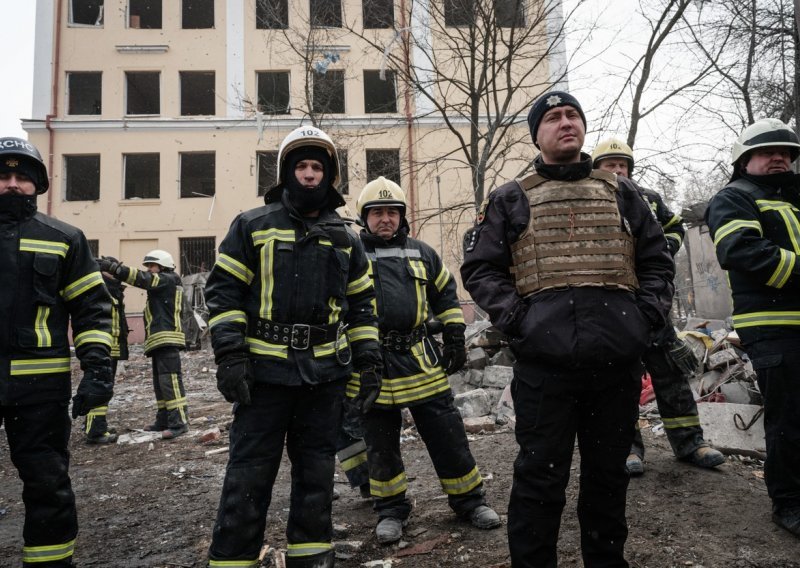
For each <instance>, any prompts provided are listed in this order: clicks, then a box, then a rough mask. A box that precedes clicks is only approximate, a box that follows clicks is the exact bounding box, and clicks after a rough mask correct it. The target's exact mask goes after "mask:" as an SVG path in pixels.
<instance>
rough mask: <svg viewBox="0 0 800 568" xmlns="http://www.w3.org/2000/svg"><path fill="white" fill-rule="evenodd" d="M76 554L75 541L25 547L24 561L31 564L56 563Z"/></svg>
mask: <svg viewBox="0 0 800 568" xmlns="http://www.w3.org/2000/svg"><path fill="white" fill-rule="evenodd" d="M73 552H75V539H72V540H71V541H69V542H65V543H63V544H51V545H48V546H23V547H22V561H23V562H28V563H31V564H36V563H38V562H55V561H56V560H64V559H65V558H69V557H70V556H72V554H73Z"/></svg>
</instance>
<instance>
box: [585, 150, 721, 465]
mask: <svg viewBox="0 0 800 568" xmlns="http://www.w3.org/2000/svg"><path fill="white" fill-rule="evenodd" d="M592 160H593V163H594V167H595V168H597V169H599V170H603V171H606V172H611V173H613V174H617V175H621V176H625V177H626V178H629V179H630V177H631V174H632V173H633V165H634V162H633V151H632V150H631V147H630V146H628V145H627V144H626V143H625V142H623V141H622V140H618V139H616V138H610V139H608V140H604V141H602V142H600V143H599V144H598V145H597V147H596V148H595V149H594V152H592ZM640 189H641V192H642V194H643V195H644V197H645V199H646V200H647V202H648V204H649V205H650V209H651V210H652V211H653V214H654V215H655V217H656V219H657V220H658V222H659V223H660V224H661V228H662V229H663V230H664V236H665V237H666V238H667V247H668V248H669V253H670V255H671V256H672V257H673V258H675V255H676V254H677V253H678V250H680V248H681V245H682V244H683V235H684V234H685V232H686V229H685V228H684V226H683V220H682V219H681V216H680V215H677V214H675V213H673V212H672V211H670V210H669V208H668V207H667V206H666V205H665V204H664V200H663V199H661V196H660V195H659V194H658V193H656V192H655V191H652V190H650V189H644V188H640ZM644 364H645V367H646V368H647V371H648V372H649V373H650V378H651V380H652V381H653V390H654V392H655V395H656V400H657V401H658V411H659V413H660V414H661V419H662V421H663V423H664V431H665V432H666V433H667V439H669V443H670V445H671V446H672V451H673V453H674V454H675V456H676V457H677V458H678V459H680V460H684V461H688V462H689V463H692V464H694V465H697V466H700V467H716V466H718V465H720V464H722V463H724V462H725V456H723V455H722V453H720V452H719V451H718V450H715V449H714V448H712V447H710V446H709V444H708V442H706V441H705V440H704V439H703V429H702V428H701V427H700V417H699V416H698V414H697V403H696V402H695V400H694V395H693V394H692V389H691V388H690V387H689V379H690V378H691V377H692V376H693V375H694V373H695V372H697V368H698V366H699V364H700V363H699V361H698V360H697V358H696V357H695V355H694V353H692V350H691V349H690V348H689V346H687V345H686V344H685V343H684V342H683V341H682V340H681V339H679V338H678V336H677V335H676V334H675V328H674V327H673V326H672V322H671V321H667V325H665V326H664V329H663V331H662V332H661V333H659V334H657V336H656V339H655V341H654V342H653V344H652V345H651V346H650V347H649V348H648V349H647V351H645V354H644ZM642 460H644V440H642V433H641V432H640V431H639V424H638V420H637V422H636V435H635V438H634V442H633V445H632V446H631V452H630V455H629V456H628V459H627V461H626V462H625V467H626V468H627V469H628V473H630V474H631V475H641V474H643V473H644V464H643V463H642Z"/></svg>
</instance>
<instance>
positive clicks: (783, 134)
mask: <svg viewBox="0 0 800 568" xmlns="http://www.w3.org/2000/svg"><path fill="white" fill-rule="evenodd" d="M768 146H785V147H787V148H789V151H790V152H791V157H792V161H793V162H794V161H795V160H796V159H797V156H798V154H800V140H798V138H797V134H796V133H795V131H794V130H792V129H791V128H790V127H789V126H787V125H786V124H785V123H784V122H783V121H782V120H778V119H777V118H762V119H761V120H756V121H755V122H754V123H753V124H751V125H750V126H748V127H747V128H745V129H744V130H743V131H742V134H741V135H740V136H739V138H737V139H736V142H734V144H733V150H732V151H731V163H732V164H736V162H738V161H739V158H741V157H742V156H743V155H744V154H746V153H747V152H749V151H750V150H755V149H756V148H765V147H768Z"/></svg>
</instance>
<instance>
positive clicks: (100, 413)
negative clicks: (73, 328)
mask: <svg viewBox="0 0 800 568" xmlns="http://www.w3.org/2000/svg"><path fill="white" fill-rule="evenodd" d="M106 258H108V259H109V260H111V261H113V262H119V261H118V260H117V259H115V258H113V257H106ZM95 260H96V261H97V263H98V265H99V264H100V263H101V262H102V261H103V259H102V258H97V259H95ZM102 275H103V284H105V287H106V289H107V290H108V293H109V295H110V296H111V375H112V376H113V377H114V378H115V379H116V376H117V361H120V360H123V361H127V360H128V320H127V319H126V317H125V292H124V290H123V287H124V286H123V285H122V283H121V282H120V281H119V280H117V279H116V278H113V277H112V276H111V275H110V274H109V273H107V272H103V273H102ZM107 415H108V405H107V404H105V405H103V406H98V407H97V408H92V409H91V410H90V411H89V414H87V415H86V423H85V424H84V432H85V433H86V443H87V444H113V443H114V442H116V441H117V438H118V436H117V431H116V430H115V429H114V428H109V427H108V417H107Z"/></svg>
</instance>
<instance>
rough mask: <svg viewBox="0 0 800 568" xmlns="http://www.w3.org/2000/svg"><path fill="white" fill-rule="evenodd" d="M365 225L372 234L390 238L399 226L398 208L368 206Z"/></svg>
mask: <svg viewBox="0 0 800 568" xmlns="http://www.w3.org/2000/svg"><path fill="white" fill-rule="evenodd" d="M367 227H369V232H370V233H372V234H373V235H378V236H379V237H380V238H382V239H387V240H388V239H391V238H392V237H393V236H394V235H395V233H397V229H399V228H400V208H399V207H370V208H369V209H367Z"/></svg>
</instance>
